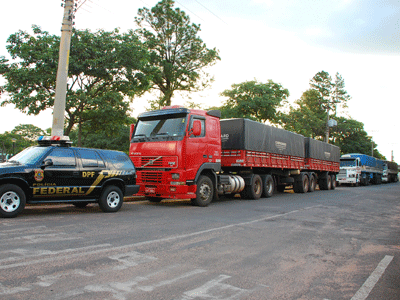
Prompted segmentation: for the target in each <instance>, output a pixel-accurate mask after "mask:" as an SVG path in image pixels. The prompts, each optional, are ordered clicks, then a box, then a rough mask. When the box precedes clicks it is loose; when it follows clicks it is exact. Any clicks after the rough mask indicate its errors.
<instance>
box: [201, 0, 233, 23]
mask: <svg viewBox="0 0 400 300" xmlns="http://www.w3.org/2000/svg"><path fill="white" fill-rule="evenodd" d="M194 1H196V2H197V3H198V4H200V5H201V6H203V7H204V8H205V9H206V10H208V11H209V12H210V13H211V14H213V15H214V16H215V17H216V18H218V19H219V20H220V21H221V22H223V23H225V24H226V25H229V24H228V23H226V22H225V21H224V20H222V19H221V18H220V17H219V16H217V15H216V14H215V13H213V12H212V11H211V10H210V9H208V8H207V7H206V6H204V5H203V4H202V3H200V2H199V1H198V0H194Z"/></svg>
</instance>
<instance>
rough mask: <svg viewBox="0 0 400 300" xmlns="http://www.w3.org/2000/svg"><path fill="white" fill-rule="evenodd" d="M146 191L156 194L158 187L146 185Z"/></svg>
mask: <svg viewBox="0 0 400 300" xmlns="http://www.w3.org/2000/svg"><path fill="white" fill-rule="evenodd" d="M144 192H145V193H146V194H155V193H156V188H155V187H150V186H146V187H145V189H144Z"/></svg>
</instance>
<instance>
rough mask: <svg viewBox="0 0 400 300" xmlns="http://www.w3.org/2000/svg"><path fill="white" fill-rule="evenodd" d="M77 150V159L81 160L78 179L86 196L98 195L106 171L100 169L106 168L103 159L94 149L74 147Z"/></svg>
mask: <svg viewBox="0 0 400 300" xmlns="http://www.w3.org/2000/svg"><path fill="white" fill-rule="evenodd" d="M75 150H76V151H77V152H78V159H79V160H80V162H81V164H80V165H81V166H80V172H79V173H80V175H79V176H80V180H81V185H82V187H83V188H84V189H85V191H86V197H88V198H91V197H98V196H99V195H100V192H101V185H102V183H103V180H104V177H105V176H106V175H104V174H106V173H104V174H103V173H102V171H103V170H104V169H105V168H106V166H105V163H104V160H103V159H102V158H101V157H100V155H99V154H98V153H97V151H96V150H93V149H75Z"/></svg>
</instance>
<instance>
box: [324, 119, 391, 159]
mask: <svg viewBox="0 0 400 300" xmlns="http://www.w3.org/2000/svg"><path fill="white" fill-rule="evenodd" d="M337 121H338V126H337V127H336V128H335V129H334V130H333V131H332V133H331V136H332V141H333V143H334V144H335V145H337V146H339V147H340V151H341V153H342V154H346V153H361V154H366V155H371V154H372V153H371V152H372V151H373V156H374V157H376V158H379V159H384V160H386V158H385V157H384V156H383V155H382V154H381V153H379V151H378V150H377V149H376V146H377V144H375V142H374V141H373V140H372V138H371V137H370V136H368V133H367V132H366V131H365V130H364V124H363V123H362V122H359V121H356V120H353V119H351V118H344V117H339V118H338V119H337Z"/></svg>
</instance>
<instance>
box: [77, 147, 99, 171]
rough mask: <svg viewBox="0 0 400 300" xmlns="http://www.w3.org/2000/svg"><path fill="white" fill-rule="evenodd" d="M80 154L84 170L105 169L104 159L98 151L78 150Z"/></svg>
mask: <svg viewBox="0 0 400 300" xmlns="http://www.w3.org/2000/svg"><path fill="white" fill-rule="evenodd" d="M78 153H79V156H80V157H81V159H82V167H84V168H93V167H94V168H97V167H100V168H102V167H105V164H104V161H103V159H102V158H101V157H100V155H99V154H98V153H97V152H96V151H94V150H89V149H78Z"/></svg>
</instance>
